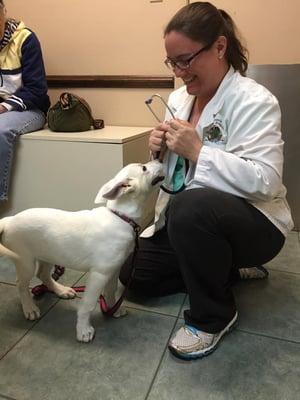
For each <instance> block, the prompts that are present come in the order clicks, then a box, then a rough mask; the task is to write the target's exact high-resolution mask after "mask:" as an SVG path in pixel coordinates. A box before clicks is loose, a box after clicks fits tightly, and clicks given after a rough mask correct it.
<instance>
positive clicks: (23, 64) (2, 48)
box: [0, 0, 50, 201]
mask: <svg viewBox="0 0 300 400" xmlns="http://www.w3.org/2000/svg"><path fill="white" fill-rule="evenodd" d="M49 106H50V101H49V97H48V95H47V81H46V76H45V68H44V62H43V57H42V52H41V47H40V43H39V41H38V39H37V37H36V35H35V34H34V33H33V32H32V31H31V30H29V29H28V28H26V27H25V24H24V23H23V22H20V21H16V20H14V19H11V18H7V17H6V8H5V5H4V3H3V0H0V201H3V200H7V199H8V186H9V178H10V170H11V164H12V158H13V151H14V145H15V142H16V139H17V137H18V136H19V135H22V134H24V133H29V132H33V131H36V130H39V129H41V128H43V126H44V125H45V122H46V113H47V110H48V108H49Z"/></svg>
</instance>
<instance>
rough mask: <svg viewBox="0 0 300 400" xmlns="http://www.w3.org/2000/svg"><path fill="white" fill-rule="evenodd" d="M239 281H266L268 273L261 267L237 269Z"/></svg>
mask: <svg viewBox="0 0 300 400" xmlns="http://www.w3.org/2000/svg"><path fill="white" fill-rule="evenodd" d="M239 274H240V279H242V280H244V279H266V278H268V276H269V272H268V271H267V269H266V268H265V267H263V266H262V265H261V266H259V267H251V268H240V269H239Z"/></svg>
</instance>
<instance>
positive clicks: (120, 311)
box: [113, 306, 127, 318]
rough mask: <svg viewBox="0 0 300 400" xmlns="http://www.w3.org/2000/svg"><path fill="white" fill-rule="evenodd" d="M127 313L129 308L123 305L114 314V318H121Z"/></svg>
mask: <svg viewBox="0 0 300 400" xmlns="http://www.w3.org/2000/svg"><path fill="white" fill-rule="evenodd" d="M125 315H127V310H126V308H125V307H123V306H121V307H120V308H119V309H118V310H117V311H116V312H115V313H114V315H113V317H114V318H120V317H124V316H125Z"/></svg>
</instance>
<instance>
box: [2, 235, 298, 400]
mask: <svg viewBox="0 0 300 400" xmlns="http://www.w3.org/2000/svg"><path fill="white" fill-rule="evenodd" d="M267 266H268V268H269V270H270V277H269V279H268V280H267V281H252V282H249V281H248V282H242V283H240V284H238V285H237V286H236V288H235V293H236V298H237V304H238V308H239V324H238V327H237V329H235V330H234V331H233V332H232V333H231V334H230V335H228V336H227V337H225V338H224V340H223V341H222V342H221V344H220V346H219V348H218V350H217V351H215V352H214V353H213V354H212V355H210V356H209V357H206V358H204V359H202V360H197V361H193V362H184V361H180V360H178V359H176V358H174V357H173V356H172V355H171V354H170V353H169V351H168V350H167V348H166V347H167V343H168V339H169V337H170V336H171V335H172V333H173V332H174V330H175V329H177V328H178V326H180V324H181V323H182V312H183V310H184V309H185V308H186V307H188V301H187V299H186V297H185V295H175V296H169V297H167V298H162V299H157V300H147V301H142V302H141V301H137V299H135V300H133V299H131V301H129V300H128V301H127V302H126V306H127V309H128V315H127V316H126V317H124V318H121V319H104V318H103V317H102V316H101V315H100V313H99V312H98V310H97V311H95V312H94V315H93V320H94V325H95V326H96V327H97V332H96V337H95V339H94V341H93V342H92V343H91V344H81V343H77V342H76V339H75V319H76V313H75V309H76V303H77V302H78V301H80V300H79V299H76V300H68V301H67V300H58V299H57V298H55V297H54V296H52V295H46V296H45V297H44V298H42V299H39V300H38V303H39V306H40V308H41V310H42V317H41V319H40V320H39V321H38V322H28V321H25V320H24V318H23V315H22V313H21V308H20V304H19V301H18V297H17V291H16V288H15V274H14V269H13V267H12V266H11V265H10V263H9V262H8V261H7V260H5V259H3V258H2V259H1V258H0V399H16V400H29V399H30V400H44V399H45V400H52V399H53V400H68V399H70V398H73V399H75V400H77V399H82V400H94V399H95V400H99V399H100V400H114V399H115V400H123V399H130V400H144V399H147V400H177V399H178V400H179V399H180V400H185V399H189V400H193V399H197V400H201V399H203V400H225V399H226V400H254V399H255V400H268V399H272V400H296V399H299V398H300V394H299V393H300V239H299V233H297V232H293V233H291V234H290V235H289V237H288V240H287V242H286V245H285V246H284V248H283V250H282V252H281V253H280V254H279V255H278V256H277V257H276V258H275V259H274V260H273V261H272V262H270V263H269V264H268V265H267ZM79 280H81V281H84V277H82V276H81V275H80V274H77V273H74V272H66V273H65V275H64V276H63V277H62V278H61V281H64V282H65V283H67V284H76V283H77V282H78V281H79Z"/></svg>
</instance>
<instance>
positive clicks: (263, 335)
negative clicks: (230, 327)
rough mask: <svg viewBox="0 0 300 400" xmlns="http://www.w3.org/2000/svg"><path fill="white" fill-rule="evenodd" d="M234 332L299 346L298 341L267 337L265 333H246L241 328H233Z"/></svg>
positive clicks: (246, 331) (299, 342)
mask: <svg viewBox="0 0 300 400" xmlns="http://www.w3.org/2000/svg"><path fill="white" fill-rule="evenodd" d="M235 330H236V331H238V332H242V333H247V334H249V335H253V336H261V337H264V338H267V339H273V340H278V341H281V342H287V343H293V344H298V345H300V341H297V340H291V339H284V338H280V337H278V336H270V335H267V334H266V333H258V332H251V331H248V330H246V329H241V328H235Z"/></svg>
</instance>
